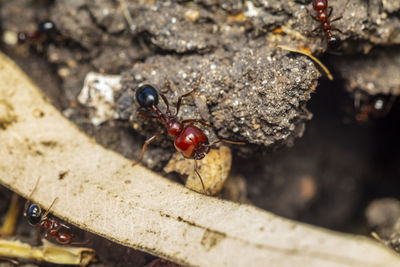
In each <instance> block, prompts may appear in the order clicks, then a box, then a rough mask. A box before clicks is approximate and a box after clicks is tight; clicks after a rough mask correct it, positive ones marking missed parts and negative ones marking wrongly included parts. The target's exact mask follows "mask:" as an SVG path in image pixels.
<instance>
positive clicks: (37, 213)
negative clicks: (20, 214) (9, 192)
mask: <svg viewBox="0 0 400 267" xmlns="http://www.w3.org/2000/svg"><path fill="white" fill-rule="evenodd" d="M38 183H39V180H38V181H37V182H36V185H35V187H34V189H33V190H32V193H31V196H32V194H33V192H34V191H35V190H36V187H37V185H38ZM31 196H30V197H29V198H31ZM57 199H58V198H55V199H54V201H53V203H51V205H50V207H49V208H48V209H47V210H46V211H45V212H43V211H42V209H41V208H40V206H39V205H38V204H30V201H29V200H28V201H27V202H26V204H25V209H24V216H26V217H27V218H28V222H29V224H31V225H33V226H37V227H38V228H39V229H41V230H44V231H46V234H45V237H48V236H49V237H51V238H54V239H55V240H57V242H58V243H60V244H72V243H71V240H72V238H73V237H74V236H75V235H73V234H68V233H64V232H61V231H60V230H61V228H62V227H64V228H66V229H70V227H69V226H67V225H65V224H63V223H60V222H59V221H57V220H56V219H54V218H49V217H48V214H49V212H50V209H51V207H52V206H53V205H54V203H55V202H56V201H57ZM74 244H77V243H76V242H74Z"/></svg>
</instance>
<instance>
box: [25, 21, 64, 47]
mask: <svg viewBox="0 0 400 267" xmlns="http://www.w3.org/2000/svg"><path fill="white" fill-rule="evenodd" d="M55 31H56V25H55V23H54V22H52V21H50V20H47V21H43V22H41V23H39V24H38V27H37V30H36V31H34V32H32V33H27V32H19V33H18V43H20V44H22V43H25V42H27V41H30V40H36V39H39V38H40V37H42V36H45V35H48V34H51V33H54V32H55Z"/></svg>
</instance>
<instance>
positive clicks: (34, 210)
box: [26, 204, 42, 225]
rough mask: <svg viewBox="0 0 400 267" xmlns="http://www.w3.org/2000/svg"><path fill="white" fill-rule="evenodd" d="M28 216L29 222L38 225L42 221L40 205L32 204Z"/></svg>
mask: <svg viewBox="0 0 400 267" xmlns="http://www.w3.org/2000/svg"><path fill="white" fill-rule="evenodd" d="M26 216H27V217H28V222H29V223H30V224H32V225H36V224H38V223H39V222H40V221H41V220H42V210H41V209H40V207H39V205H37V204H32V205H30V206H29V208H28V210H27V212H26Z"/></svg>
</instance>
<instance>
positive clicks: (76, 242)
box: [69, 235, 89, 246]
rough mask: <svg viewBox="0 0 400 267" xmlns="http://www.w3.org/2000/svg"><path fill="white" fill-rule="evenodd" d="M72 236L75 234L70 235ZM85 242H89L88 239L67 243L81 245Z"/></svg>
mask: <svg viewBox="0 0 400 267" xmlns="http://www.w3.org/2000/svg"><path fill="white" fill-rule="evenodd" d="M74 237H75V235H71V239H72V238H74ZM87 243H89V240H88V239H86V240H84V241H74V242H71V243H69V244H70V245H73V246H76V245H79V246H81V245H86V244H87Z"/></svg>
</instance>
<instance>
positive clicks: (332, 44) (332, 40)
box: [328, 36, 342, 50]
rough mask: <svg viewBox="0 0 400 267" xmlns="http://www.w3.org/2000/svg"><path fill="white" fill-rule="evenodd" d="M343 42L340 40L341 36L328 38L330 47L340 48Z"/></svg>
mask: <svg viewBox="0 0 400 267" xmlns="http://www.w3.org/2000/svg"><path fill="white" fill-rule="evenodd" d="M341 44H342V42H341V41H340V39H339V37H336V36H332V37H330V38H329V39H328V46H329V48H330V49H333V50H335V49H338V48H339V47H340V45H341Z"/></svg>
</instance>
